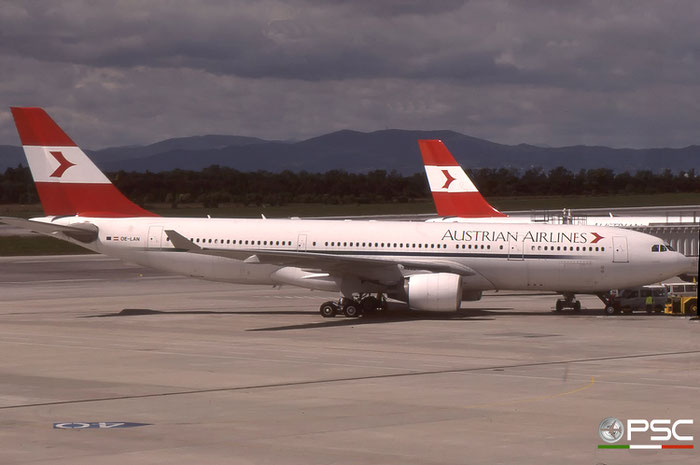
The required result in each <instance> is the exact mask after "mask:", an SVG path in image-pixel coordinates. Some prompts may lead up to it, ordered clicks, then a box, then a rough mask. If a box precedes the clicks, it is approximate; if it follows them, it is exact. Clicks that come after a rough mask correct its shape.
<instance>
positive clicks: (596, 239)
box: [591, 233, 605, 244]
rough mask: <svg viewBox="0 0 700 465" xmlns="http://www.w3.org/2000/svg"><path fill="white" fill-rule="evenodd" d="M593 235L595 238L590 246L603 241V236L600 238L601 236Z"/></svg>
mask: <svg viewBox="0 0 700 465" xmlns="http://www.w3.org/2000/svg"><path fill="white" fill-rule="evenodd" d="M593 235H594V236H595V240H593V241H591V244H595V243H596V242H598V241H599V240H601V239H605V238H604V237H603V236H601V235H600V234H598V233H593Z"/></svg>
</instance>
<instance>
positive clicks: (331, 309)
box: [319, 302, 338, 318]
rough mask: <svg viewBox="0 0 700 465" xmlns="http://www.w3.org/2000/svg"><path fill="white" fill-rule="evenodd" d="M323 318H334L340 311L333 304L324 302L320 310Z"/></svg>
mask: <svg viewBox="0 0 700 465" xmlns="http://www.w3.org/2000/svg"><path fill="white" fill-rule="evenodd" d="M319 311H320V312H321V316H322V317H323V318H333V317H334V316H335V314H336V312H337V311H338V309H337V308H336V306H335V304H334V303H333V302H324V303H323V304H322V305H321V308H320V309H319Z"/></svg>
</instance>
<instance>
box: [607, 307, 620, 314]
mask: <svg viewBox="0 0 700 465" xmlns="http://www.w3.org/2000/svg"><path fill="white" fill-rule="evenodd" d="M618 312H619V310H618V309H617V308H615V307H613V306H612V305H608V306H606V307H605V314H606V315H615V314H617V313H618Z"/></svg>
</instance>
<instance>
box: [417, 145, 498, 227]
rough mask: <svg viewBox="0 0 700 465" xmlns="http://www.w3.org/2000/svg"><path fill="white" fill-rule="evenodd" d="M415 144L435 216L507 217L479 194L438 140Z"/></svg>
mask: <svg viewBox="0 0 700 465" xmlns="http://www.w3.org/2000/svg"><path fill="white" fill-rule="evenodd" d="M418 146H419V147H420V153H421V155H422V156H423V164H424V165H425V174H426V175H427V176H428V183H429V184H430V191H431V192H432V194H433V200H434V201H435V208H436V210H437V213H438V215H440V216H459V217H462V218H492V217H503V216H507V215H505V214H503V213H501V212H499V211H498V210H496V209H495V208H493V207H492V206H491V205H490V204H489V203H488V202H487V201H486V200H485V199H484V197H482V195H481V193H479V190H478V189H477V188H476V186H475V185H474V183H473V182H472V180H471V179H469V176H467V173H465V172H464V170H463V169H462V167H461V166H459V164H458V163H457V161H456V160H455V159H454V157H453V156H452V154H451V153H450V151H449V150H447V147H445V144H443V143H442V141H441V140H419V141H418Z"/></svg>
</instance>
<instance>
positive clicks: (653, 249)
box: [651, 244, 659, 252]
mask: <svg viewBox="0 0 700 465" xmlns="http://www.w3.org/2000/svg"><path fill="white" fill-rule="evenodd" d="M651 251H652V252H658V251H659V244H655V245H652V246H651Z"/></svg>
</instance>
